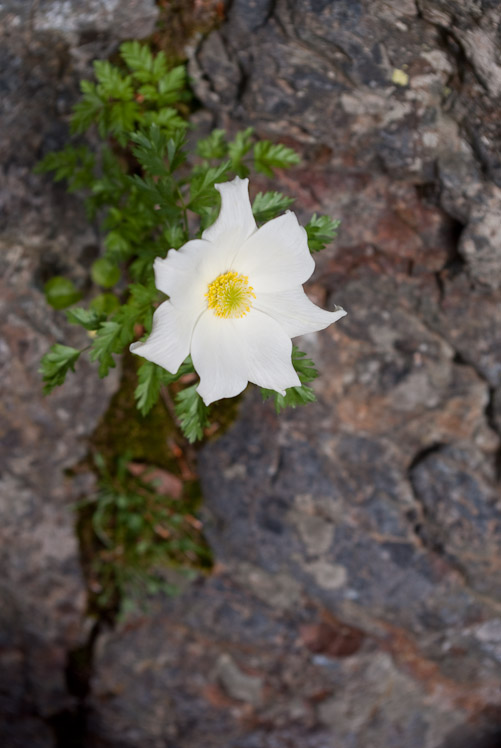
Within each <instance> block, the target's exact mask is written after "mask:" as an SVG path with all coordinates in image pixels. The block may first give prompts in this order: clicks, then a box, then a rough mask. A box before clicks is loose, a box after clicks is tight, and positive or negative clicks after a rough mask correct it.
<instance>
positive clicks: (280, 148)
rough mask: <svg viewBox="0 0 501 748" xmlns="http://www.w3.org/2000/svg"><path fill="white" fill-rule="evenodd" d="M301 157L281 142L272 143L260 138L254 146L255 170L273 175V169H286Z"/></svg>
mask: <svg viewBox="0 0 501 748" xmlns="http://www.w3.org/2000/svg"><path fill="white" fill-rule="evenodd" d="M300 161H301V159H300V158H299V155H298V154H297V153H296V151H294V150H293V149H292V148H288V147H287V146H285V145H283V144H282V143H272V142H271V141H269V140H260V141H259V143H256V145H255V146H254V166H255V168H256V171H260V172H262V173H263V174H266V176H267V177H272V176H273V169H288V168H290V167H291V166H295V165H296V164H299V163H300Z"/></svg>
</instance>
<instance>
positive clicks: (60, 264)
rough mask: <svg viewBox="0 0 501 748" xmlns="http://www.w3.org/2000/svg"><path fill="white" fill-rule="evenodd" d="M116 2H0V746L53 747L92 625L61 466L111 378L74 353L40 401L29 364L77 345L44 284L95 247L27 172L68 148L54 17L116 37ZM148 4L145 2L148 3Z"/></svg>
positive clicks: (81, 341) (63, 50) (66, 58)
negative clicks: (72, 657) (74, 665)
mask: <svg viewBox="0 0 501 748" xmlns="http://www.w3.org/2000/svg"><path fill="white" fill-rule="evenodd" d="M118 5H119V4H118V3H104V2H103V3H97V2H79V3H67V2H66V3H56V2H53V3H48V2H47V3H44V2H42V3H25V2H4V3H2V5H1V8H0V28H1V32H0V49H1V52H0V56H1V59H2V64H1V66H0V67H1V70H0V88H1V90H2V96H1V102H0V107H1V109H2V112H1V115H0V116H1V120H2V128H1V133H0V164H1V166H0V171H1V173H0V255H1V259H0V266H1V271H0V276H1V281H0V287H1V291H0V297H1V304H0V305H1V322H0V367H1V369H2V398H1V403H2V404H1V406H0V408H1V415H2V418H1V421H2V437H1V444H0V462H1V465H2V474H1V478H0V567H1V570H2V571H1V581H0V672H1V675H0V744H1V745H2V746H5V748H26V746H33V748H38V746H40V748H42V746H43V748H46V747H48V746H54V745H56V737H57V729H56V730H55V731H54V730H53V729H52V727H57V723H58V720H59V717H60V715H62V714H64V713H65V712H66V711H68V710H71V709H72V708H73V707H74V706H75V698H74V696H73V695H72V694H71V693H70V692H69V691H68V686H67V683H66V669H67V664H68V654H69V652H70V651H71V650H73V649H75V648H76V647H78V646H80V645H81V644H82V643H83V642H84V641H85V640H86V639H87V635H88V632H87V625H86V624H87V622H86V620H85V613H86V590H85V584H84V581H83V577H82V573H81V568H80V560H79V548H78V539H77V537H76V532H75V502H76V501H77V499H79V498H80V497H81V496H82V494H85V493H87V494H88V492H89V491H91V490H92V489H93V484H92V480H90V476H88V478H85V477H81V478H80V479H79V480H70V479H69V478H66V477H65V475H64V470H65V469H66V468H69V467H71V466H73V465H75V464H76V463H77V462H78V461H79V460H81V459H82V458H83V457H84V456H85V454H86V452H87V449H88V447H87V443H86V437H88V436H89V435H90V434H91V433H92V431H93V430H94V428H95V426H96V424H97V422H98V420H99V418H100V417H101V415H102V413H103V412H104V410H105V408H106V405H107V403H108V400H109V397H110V395H111V393H112V391H113V390H114V388H115V387H116V378H113V377H112V378H111V380H109V381H106V383H105V384H104V385H103V383H102V382H100V381H99V380H98V379H97V378H96V377H95V372H93V371H92V372H91V369H90V365H87V366H86V365H85V362H83V365H82V366H80V367H79V368H78V372H77V373H76V374H75V375H73V377H70V378H69V381H68V382H67V384H66V385H65V387H63V388H61V389H60V390H59V391H57V392H55V393H54V394H53V395H52V396H50V397H49V398H47V399H45V398H44V397H43V395H42V384H41V379H40V375H39V374H38V368H39V365H40V358H41V356H42V355H43V354H44V353H45V352H46V351H47V349H48V348H49V346H50V345H51V344H52V343H54V342H62V341H64V342H67V343H68V344H69V345H75V346H77V347H84V346H85V345H86V341H85V335H84V336H82V335H81V334H80V333H77V332H76V330H75V328H71V327H70V326H69V325H67V324H65V323H64V317H63V315H61V314H56V313H55V312H52V311H51V310H50V309H49V308H48V307H47V305H46V303H45V300H44V296H43V293H42V288H43V284H44V282H45V281H46V280H47V279H48V278H49V277H51V276H52V275H55V274H58V273H62V272H65V273H67V274H68V275H70V276H71V277H72V278H73V279H74V280H75V282H76V283H77V284H79V285H80V286H81V285H82V282H83V280H84V278H85V277H86V275H87V269H86V266H88V263H89V262H90V261H92V259H93V258H94V257H95V256H96V252H97V237H96V235H95V234H94V232H93V230H91V229H90V228H89V226H88V224H87V221H86V219H85V214H84V211H83V207H82V205H81V204H80V203H79V201H77V200H76V199H74V198H69V197H68V196H67V195H66V194H65V191H64V189H63V188H62V187H55V186H54V185H52V184H51V180H50V179H48V178H42V177H38V176H35V175H34V174H33V173H32V170H33V167H34V165H35V163H36V162H37V160H38V159H39V158H40V157H41V155H42V154H43V153H44V152H45V151H46V150H49V149H54V148H57V147H60V146H62V145H63V144H64V142H65V139H66V138H67V128H66V125H65V120H66V119H67V116H68V114H69V111H70V107H71V104H72V103H73V101H74V100H75V98H76V96H77V95H78V77H77V73H76V71H75V62H74V59H73V56H72V54H71V51H70V48H69V46H68V39H67V38H66V37H65V33H63V32H64V29H63V28H62V27H61V25H60V24H59V22H58V19H60V18H62V17H63V16H64V17H65V18H66V17H67V16H68V14H69V16H68V19H69V17H70V16H71V18H73V22H74V26H75V24H76V25H78V23H80V20H79V19H81V18H82V17H83V16H85V29H86V30H87V31H89V32H90V31H92V30H93V29H94V30H95V31H96V33H97V31H98V30H99V33H101V32H103V33H104V32H106V33H107V38H108V41H109V42H110V40H114V44H116V42H117V40H118V38H119V37H118V36H117V31H116V29H115V28H114V23H115V20H116V18H115V16H117V17H118V16H121V14H122V13H123V11H124V7H122V8H118ZM121 5H122V6H126V5H127V6H130V7H132V5H134V3H122V4H121ZM135 5H136V7H137V8H139V3H135ZM151 5H152V4H150V3H147V2H144V3H143V11H146V10H148V9H149V10H151ZM77 6H78V12H77ZM106 7H107V12H108V16H107V21H106V23H105V20H103V18H104V16H103V13H104V11H105V9H106ZM65 14H66V15H65ZM143 15H144V13H143ZM98 19H101V20H99V23H98ZM68 22H69V21H68ZM82 23H83V21H82ZM151 27H152V23H151V22H150V25H149V30H151ZM79 28H81V30H82V29H83V28H84V26H79ZM82 33H83V31H82ZM130 33H131V32H130V27H129V30H128V31H127V35H128V34H130ZM73 43H74V45H77V42H76V41H74V42H73ZM62 317H63V319H62ZM63 742H64V741H63ZM57 744H63V743H61V742H59V743H57Z"/></svg>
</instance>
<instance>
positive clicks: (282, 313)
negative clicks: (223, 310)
mask: <svg viewBox="0 0 501 748" xmlns="http://www.w3.org/2000/svg"><path fill="white" fill-rule="evenodd" d="M254 308H255V309H259V310H260V311H261V312H264V313H265V314H268V315H269V316H270V317H273V319H275V320H276V321H277V322H278V323H279V324H280V325H281V326H282V328H283V329H284V331H285V332H286V333H287V335H288V336H289V337H290V338H295V337H297V336H298V335H305V334H306V333H308V332H316V331H317V330H323V329H324V328H325V327H328V326H329V325H331V324H332V323H333V322H337V320H338V319H341V317H344V316H345V314H346V312H345V311H344V309H342V308H341V307H340V306H337V307H335V309H334V311H332V312H328V311H327V310H326V309H321V308H320V307H319V306H317V305H316V304H314V303H313V302H312V301H310V299H309V298H308V297H307V295H306V294H305V292H304V291H303V289H302V287H301V286H299V287H298V288H293V289H291V290H289V291H279V292H278V293H258V294H257V298H256V300H255V302H254Z"/></svg>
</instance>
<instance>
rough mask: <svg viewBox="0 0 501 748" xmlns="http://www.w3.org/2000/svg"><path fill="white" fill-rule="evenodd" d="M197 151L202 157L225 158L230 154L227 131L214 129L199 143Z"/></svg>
mask: <svg viewBox="0 0 501 748" xmlns="http://www.w3.org/2000/svg"><path fill="white" fill-rule="evenodd" d="M197 153H198V155H199V156H201V157H202V158H207V159H211V158H224V157H225V156H226V155H227V154H228V144H227V143H226V132H225V131H224V130H213V131H212V132H211V134H210V135H209V136H208V137H206V138H202V139H201V140H199V141H198V143H197Z"/></svg>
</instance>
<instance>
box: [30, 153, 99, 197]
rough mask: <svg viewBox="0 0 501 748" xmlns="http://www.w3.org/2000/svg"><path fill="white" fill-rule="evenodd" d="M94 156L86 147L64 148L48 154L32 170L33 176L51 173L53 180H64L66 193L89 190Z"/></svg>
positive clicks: (92, 176)
mask: <svg viewBox="0 0 501 748" xmlns="http://www.w3.org/2000/svg"><path fill="white" fill-rule="evenodd" d="M94 161H95V159H94V156H93V154H92V153H91V152H90V151H89V149H88V148H87V147H86V146H79V147H78V148H74V147H73V146H71V145H68V146H66V147H65V148H63V149H62V150H61V151H54V152H52V153H48V154H47V155H46V156H45V157H44V158H43V159H42V160H41V161H39V162H38V164H37V165H36V166H35V168H34V172H35V174H43V173H45V172H48V171H52V172H53V179H54V181H56V182H60V181H61V180H63V179H66V180H67V182H68V192H75V191H76V190H80V189H82V188H85V187H87V188H89V187H90V186H91V185H92V182H93V179H94Z"/></svg>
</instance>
